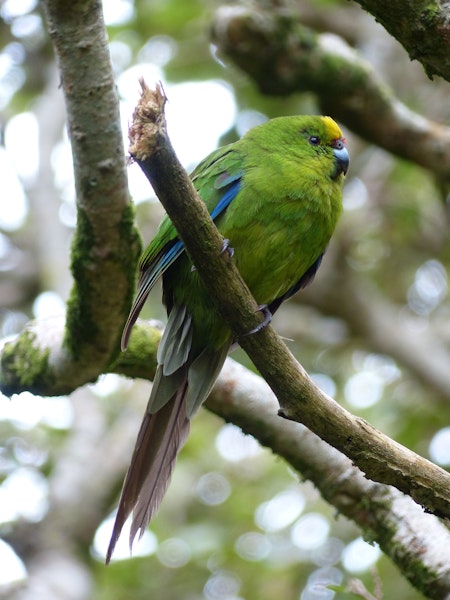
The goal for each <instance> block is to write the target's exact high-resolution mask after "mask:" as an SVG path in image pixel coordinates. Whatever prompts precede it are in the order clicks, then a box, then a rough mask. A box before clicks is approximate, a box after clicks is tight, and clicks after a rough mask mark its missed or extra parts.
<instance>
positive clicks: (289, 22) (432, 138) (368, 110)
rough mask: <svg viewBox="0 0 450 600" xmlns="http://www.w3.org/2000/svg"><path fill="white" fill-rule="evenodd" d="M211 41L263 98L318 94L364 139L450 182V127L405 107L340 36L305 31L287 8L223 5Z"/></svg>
mask: <svg viewBox="0 0 450 600" xmlns="http://www.w3.org/2000/svg"><path fill="white" fill-rule="evenodd" d="M374 4H375V3H374ZM395 4H396V3H395ZM212 37H213V40H214V42H215V44H217V47H218V51H219V53H221V54H222V55H226V56H227V57H229V58H230V59H231V60H232V61H233V62H234V63H235V64H236V65H237V66H238V67H240V68H241V69H242V70H243V71H245V72H246V73H248V75H250V77H251V78H252V79H253V80H254V81H255V82H256V84H257V86H258V87H259V89H260V90H261V92H263V93H264V94H269V95H279V96H286V95H287V94H291V93H294V92H304V91H312V92H314V93H315V94H316V95H317V98H318V102H319V104H320V106H321V109H322V111H323V112H324V113H326V114H331V115H333V117H334V118H336V119H338V120H340V121H342V122H343V123H345V124H346V125H347V126H348V127H350V128H351V129H352V130H353V131H354V132H355V133H357V134H358V135H360V136H361V137H363V138H365V139H367V140H368V141H369V142H372V143H374V144H376V145H378V146H380V147H381V148H384V149H386V150H388V151H389V152H392V153H393V154H396V155H397V156H400V157H401V158H404V159H407V160H410V161H412V162H414V163H416V164H418V165H420V166H422V167H425V168H427V169H429V170H430V171H431V172H432V173H434V174H436V175H437V176H438V177H439V178H442V179H443V180H446V181H448V180H450V128H448V127H445V126H444V125H441V124H439V123H436V122H433V121H431V120H429V119H426V118H425V117H423V116H422V115H419V114H417V113H414V112H413V111H411V110H410V109H409V108H408V107H407V106H405V105H404V104H403V103H402V102H400V101H399V100H398V99H397V98H396V97H395V95H394V93H393V91H392V90H391V89H389V88H388V86H387V85H386V84H385V83H384V82H383V81H382V80H381V79H380V77H379V76H378V75H377V73H376V72H375V71H374V69H373V68H372V67H371V65H370V64H369V63H368V62H367V61H365V60H363V59H362V58H361V57H360V56H358V54H357V53H356V52H355V51H354V50H353V49H352V48H351V47H350V46H348V45H347V43H346V42H345V41H344V40H342V39H341V38H339V37H338V36H336V35H332V34H322V35H319V34H317V33H315V32H314V31H313V30H311V29H309V28H307V27H304V26H303V25H302V24H301V21H300V16H299V14H298V13H296V12H294V11H289V10H288V9H287V8H286V7H285V6H284V5H283V4H282V5H280V6H279V7H274V6H272V7H271V9H270V10H264V9H262V8H261V6H260V5H259V4H258V5H257V6H255V5H252V4H250V5H245V6H242V5H234V6H233V5H231V6H224V7H221V8H219V9H218V11H217V12H216V15H215V19H214V23H213V28H212Z"/></svg>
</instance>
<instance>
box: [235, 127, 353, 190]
mask: <svg viewBox="0 0 450 600" xmlns="http://www.w3.org/2000/svg"><path fill="white" fill-rule="evenodd" d="M247 136H248V137H249V138H252V139H253V141H254V142H256V143H257V144H258V145H259V146H260V147H262V148H264V149H265V150H266V151H271V152H277V153H279V152H280V148H283V149H284V151H285V152H286V153H288V154H289V155H290V156H291V157H295V156H298V158H299V159H305V158H306V157H309V158H313V157H317V158H318V159H319V162H320V163H323V159H325V160H328V161H329V164H330V168H329V170H328V172H329V176H330V177H331V178H332V179H338V178H339V176H340V175H345V174H346V173H347V170H348V166H349V162H350V158H349V154H348V151H347V148H346V147H345V138H344V136H343V133H342V131H341V129H340V128H339V126H338V124H337V123H336V122H335V121H334V120H333V119H332V118H331V117H321V116H315V115H302V116H292V117H278V118H276V119H272V120H270V121H268V122H267V123H264V124H263V125H261V126H259V127H255V128H254V129H252V130H250V131H249V132H248V133H247V134H246V137H247ZM321 159H322V160H321ZM320 170H321V172H322V173H323V171H324V170H323V164H321V167H320Z"/></svg>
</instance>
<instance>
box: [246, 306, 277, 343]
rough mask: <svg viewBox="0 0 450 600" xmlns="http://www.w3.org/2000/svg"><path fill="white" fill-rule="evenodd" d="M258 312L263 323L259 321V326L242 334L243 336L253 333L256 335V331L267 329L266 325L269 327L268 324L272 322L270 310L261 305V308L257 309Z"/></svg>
mask: <svg viewBox="0 0 450 600" xmlns="http://www.w3.org/2000/svg"><path fill="white" fill-rule="evenodd" d="M258 312H262V314H263V315H264V321H261V323H259V325H257V326H256V327H254V328H253V329H251V330H250V331H247V333H244V335H253V334H254V333H258V331H261V329H264V327H267V325H269V323H270V322H271V321H272V313H271V312H270V309H269V307H268V306H267V304H261V306H259V307H258Z"/></svg>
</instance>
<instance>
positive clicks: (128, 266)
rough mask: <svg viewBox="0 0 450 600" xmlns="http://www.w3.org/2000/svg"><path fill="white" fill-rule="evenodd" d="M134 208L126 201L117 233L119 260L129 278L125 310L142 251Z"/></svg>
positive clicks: (133, 289)
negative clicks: (119, 247) (119, 250)
mask: <svg viewBox="0 0 450 600" xmlns="http://www.w3.org/2000/svg"><path fill="white" fill-rule="evenodd" d="M134 219H135V210H134V205H133V204H132V203H131V202H130V203H128V204H127V205H126V206H125V208H124V209H123V212H122V218H121V220H120V224H119V234H120V239H121V240H122V243H121V253H120V261H121V264H122V270H123V272H124V273H125V275H126V277H127V278H128V279H129V285H128V291H129V293H128V294H126V295H125V298H124V302H125V309H124V310H125V312H127V311H128V310H129V308H130V306H131V302H132V300H133V296H134V292H135V287H136V273H137V269H136V265H137V261H138V259H139V257H140V255H141V253H142V240H141V236H140V235H139V232H138V230H137V229H136V227H135V225H134Z"/></svg>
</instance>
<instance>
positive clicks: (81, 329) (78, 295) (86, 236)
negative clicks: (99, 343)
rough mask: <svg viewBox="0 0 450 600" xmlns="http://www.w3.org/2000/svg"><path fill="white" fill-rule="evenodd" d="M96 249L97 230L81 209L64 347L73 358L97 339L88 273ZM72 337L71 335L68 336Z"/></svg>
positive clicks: (73, 259)
mask: <svg viewBox="0 0 450 600" xmlns="http://www.w3.org/2000/svg"><path fill="white" fill-rule="evenodd" d="M94 245H95V236H94V232H93V228H92V225H91V223H90V222H89V219H88V218H87V216H86V213H85V211H84V210H83V209H81V208H80V207H78V214H77V229H76V233H75V237H74V240H73V243H72V261H71V271H72V275H73V278H74V281H75V285H73V286H72V290H71V293H70V297H69V300H68V302H67V326H66V336H65V338H64V345H65V346H66V347H67V348H68V349H69V350H70V352H71V354H72V356H78V355H79V354H80V353H81V349H82V346H83V344H85V343H87V342H88V341H89V340H90V339H92V338H95V336H96V335H97V325H96V323H95V321H94V319H93V318H92V314H91V311H90V299H91V294H92V285H91V280H90V278H89V276H88V275H87V272H88V270H89V267H90V265H91V263H92V258H91V255H90V252H89V250H88V249H91V248H93V247H94ZM67 333H69V335H67Z"/></svg>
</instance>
